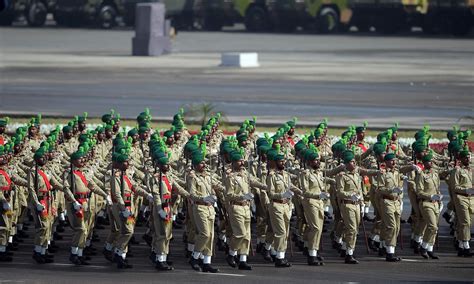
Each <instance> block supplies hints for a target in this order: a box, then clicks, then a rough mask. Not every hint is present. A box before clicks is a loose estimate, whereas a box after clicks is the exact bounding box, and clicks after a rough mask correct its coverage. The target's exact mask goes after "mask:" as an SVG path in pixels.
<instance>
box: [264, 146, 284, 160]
mask: <svg viewBox="0 0 474 284" xmlns="http://www.w3.org/2000/svg"><path fill="white" fill-rule="evenodd" d="M267 157H268V159H269V160H270V161H275V162H276V161H280V160H283V159H285V156H283V155H282V154H279V153H278V151H277V150H275V149H272V150H270V151H268V152H267Z"/></svg>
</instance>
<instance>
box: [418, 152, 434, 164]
mask: <svg viewBox="0 0 474 284" xmlns="http://www.w3.org/2000/svg"><path fill="white" fill-rule="evenodd" d="M431 159H433V153H429V154H428V155H425V156H423V158H422V159H421V160H422V161H423V162H431Z"/></svg>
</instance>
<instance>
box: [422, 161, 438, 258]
mask: <svg viewBox="0 0 474 284" xmlns="http://www.w3.org/2000/svg"><path fill="white" fill-rule="evenodd" d="M432 158H433V156H432V155H431V154H428V155H425V156H424V157H423V158H422V161H423V165H424V169H423V171H422V172H421V173H420V174H417V176H416V179H415V191H416V195H417V197H418V199H419V206H420V212H421V217H422V218H423V220H422V223H421V224H420V225H421V226H422V227H423V231H424V232H425V233H424V235H423V243H422V245H421V249H420V254H421V256H423V257H424V258H428V257H429V258H432V259H438V258H439V257H438V256H437V255H436V254H435V253H434V252H433V246H434V243H435V239H436V235H437V233H438V222H439V213H440V207H441V200H442V198H443V196H442V195H441V193H440V189H439V187H440V179H439V176H438V173H437V171H436V170H435V169H434V168H433V167H432V166H433V164H432V162H431V159H432Z"/></svg>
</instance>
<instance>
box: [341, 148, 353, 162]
mask: <svg viewBox="0 0 474 284" xmlns="http://www.w3.org/2000/svg"><path fill="white" fill-rule="evenodd" d="M354 157H355V156H354V152H352V151H351V150H346V151H344V152H343V153H342V159H343V160H344V163H345V164H347V163H349V162H350V161H352V160H354Z"/></svg>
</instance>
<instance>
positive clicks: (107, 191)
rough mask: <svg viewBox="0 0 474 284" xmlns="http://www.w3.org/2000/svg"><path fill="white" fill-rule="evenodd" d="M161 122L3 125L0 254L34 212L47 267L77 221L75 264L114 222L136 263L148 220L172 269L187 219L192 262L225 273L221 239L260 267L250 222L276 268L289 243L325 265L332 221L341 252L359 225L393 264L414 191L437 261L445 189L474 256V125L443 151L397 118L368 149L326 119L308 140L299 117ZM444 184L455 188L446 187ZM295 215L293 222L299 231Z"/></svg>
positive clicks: (243, 261) (230, 259)
mask: <svg viewBox="0 0 474 284" xmlns="http://www.w3.org/2000/svg"><path fill="white" fill-rule="evenodd" d="M151 119H152V117H151V115H150V112H149V110H145V111H144V112H142V113H140V114H139V115H138V117H137V126H136V127H134V128H132V129H130V130H129V131H128V132H125V128H124V127H122V126H121V120H120V115H119V114H118V113H116V112H114V111H113V110H112V111H111V112H110V113H107V114H104V115H103V116H102V122H103V124H102V125H101V126H99V127H97V128H96V129H90V128H89V127H88V126H87V113H84V114H83V115H81V116H78V117H75V118H74V119H73V120H71V121H70V122H69V123H68V124H67V125H66V126H64V127H62V128H61V127H59V126H58V127H57V128H55V129H54V130H52V131H51V132H50V133H49V134H48V135H46V136H45V135H43V134H40V132H39V130H40V126H41V116H40V115H39V116H36V117H34V118H32V119H31V121H30V123H28V124H27V125H25V126H22V127H19V128H18V129H16V131H15V133H14V134H13V135H6V134H5V130H6V125H7V124H8V119H3V120H0V145H1V146H0V187H1V190H0V210H1V217H0V261H12V260H13V257H12V255H13V251H14V250H15V248H16V247H17V246H18V242H21V241H22V239H23V238H25V236H26V233H25V232H24V222H25V220H27V219H28V217H30V218H31V217H32V218H33V220H34V226H35V231H34V248H33V259H34V260H35V261H36V262H37V263H39V264H42V263H50V262H53V261H54V252H55V249H56V245H55V240H56V239H57V238H58V237H60V236H59V234H58V232H62V231H64V225H65V224H68V225H69V226H70V227H71V228H72V231H73V236H72V240H71V250H70V257H69V260H70V261H71V262H72V263H74V264H76V265H88V264H89V262H88V260H89V259H90V257H89V256H88V255H89V254H90V252H91V251H92V250H94V248H92V247H91V241H92V240H93V238H94V237H95V234H94V229H95V228H96V227H98V226H100V224H98V222H97V221H98V220H104V218H107V223H108V224H109V227H108V229H109V233H108V236H107V239H106V241H105V244H104V249H103V254H104V256H105V258H106V259H107V260H109V261H110V262H113V263H115V264H116V265H117V267H118V268H120V269H125V268H131V267H132V265H131V264H130V263H129V261H128V259H127V254H129V253H130V250H129V243H130V242H132V241H133V236H134V229H135V226H136V223H137V222H138V221H139V220H140V219H143V216H146V219H145V222H146V226H147V231H146V233H145V235H144V236H143V238H144V239H145V240H146V241H147V243H148V244H149V246H150V248H151V249H150V259H151V261H152V262H153V263H154V265H155V267H156V269H158V270H164V271H165V270H172V269H173V267H172V263H171V261H170V260H169V259H168V255H169V253H170V251H169V248H170V240H171V239H172V237H173V235H172V231H173V228H175V226H179V222H183V223H184V225H185V232H184V233H183V234H184V236H183V240H184V241H185V247H186V251H187V257H188V258H189V264H190V265H191V267H192V268H193V269H194V270H196V271H202V272H211V273H215V272H218V269H217V268H215V267H213V266H212V265H211V263H212V256H213V255H214V254H215V252H214V246H215V243H217V248H218V249H219V250H222V251H224V252H225V254H226V262H227V263H228V264H229V265H230V266H231V267H235V268H238V269H241V270H251V269H252V267H251V266H250V265H249V264H248V261H247V260H248V257H249V252H251V251H252V250H253V248H252V232H251V228H252V218H253V219H254V220H256V225H255V230H256V231H255V232H254V233H255V234H256V237H257V239H256V248H255V250H256V252H258V253H259V254H261V255H262V256H263V258H264V259H265V260H267V261H268V262H269V263H271V262H273V263H274V265H275V266H276V267H290V266H291V264H290V263H289V261H288V260H287V257H286V251H287V249H288V245H289V242H295V244H296V245H297V246H298V247H299V248H301V250H302V252H303V254H304V255H305V256H306V257H307V263H308V265H314V266H318V265H324V259H323V257H322V256H321V254H320V251H321V235H322V232H323V230H325V228H323V227H324V226H325V223H326V222H327V221H328V220H333V222H332V223H333V225H332V228H330V229H331V233H330V237H331V241H332V245H333V248H334V249H335V250H337V253H338V254H340V255H341V257H344V261H345V263H348V264H357V263H358V260H357V259H356V258H355V257H354V251H355V249H356V240H357V237H358V235H359V227H360V225H362V227H363V229H364V238H365V240H366V244H367V247H370V248H371V249H372V250H374V251H376V252H378V254H379V255H380V256H385V257H386V260H387V261H389V262H397V261H400V260H401V259H400V257H398V256H397V255H396V253H395V248H396V247H397V240H398V237H399V234H400V222H401V221H400V220H401V213H402V211H403V207H404V204H403V195H404V194H408V196H409V200H410V205H411V214H410V219H409V220H410V223H411V231H412V234H411V240H410V244H411V247H412V248H413V249H414V253H415V254H419V255H421V256H422V257H424V258H431V259H438V256H437V255H436V254H435V252H434V247H435V242H436V238H437V233H438V224H439V217H440V212H442V210H443V202H442V201H443V199H446V198H449V203H448V206H447V207H448V208H447V210H446V212H445V213H444V214H443V216H444V217H445V218H446V219H447V221H448V222H450V224H452V228H453V230H454V231H455V232H454V239H455V246H456V248H457V251H458V256H460V257H470V256H472V254H471V251H470V246H469V241H470V239H471V226H472V219H473V213H474V190H473V182H472V169H471V167H470V157H471V156H470V152H469V148H468V142H467V140H468V138H469V135H470V131H468V130H467V131H461V130H459V129H454V130H452V131H449V132H448V134H447V137H448V139H449V141H450V142H449V145H448V147H447V149H445V151H444V152H443V153H436V152H434V151H432V150H430V144H429V140H430V138H431V134H430V133H429V128H428V127H425V128H423V129H422V130H420V131H418V132H416V135H415V139H416V141H415V142H414V143H413V144H412V145H411V147H408V149H405V150H404V149H403V148H402V147H401V146H400V144H399V142H398V137H397V130H398V126H397V125H395V126H394V127H391V128H390V129H387V130H386V131H383V132H381V133H380V134H379V135H377V142H376V143H375V144H373V145H369V144H368V143H367V142H366V141H365V131H366V126H367V125H366V124H365V125H363V126H359V127H353V126H351V127H349V128H348V129H347V130H346V131H345V132H344V133H342V135H341V138H340V139H339V140H338V141H337V142H336V143H332V139H331V138H329V137H328V135H327V130H328V125H327V121H326V120H325V121H322V122H321V123H319V124H318V125H317V126H316V127H315V129H314V130H312V131H311V132H310V133H308V134H307V135H304V136H302V137H300V138H299V137H298V136H297V135H296V134H295V127H296V119H293V120H291V121H288V122H287V123H285V124H284V125H283V126H282V127H280V128H278V130H277V131H276V133H275V134H274V135H272V136H270V135H268V134H265V135H264V136H263V137H259V136H258V135H257V132H256V119H255V118H253V119H251V120H246V121H245V122H244V123H243V124H242V125H241V127H240V128H239V129H238V130H237V132H236V133H235V135H224V134H223V131H222V130H221V129H219V125H220V120H221V117H220V115H219V114H217V115H215V116H213V117H211V118H210V119H209V120H208V121H207V123H205V125H203V126H202V128H201V130H200V131H199V132H198V133H196V134H194V135H191V134H190V132H189V131H188V130H187V128H186V127H185V122H184V114H183V112H182V111H180V112H178V113H177V114H176V115H174V117H173V122H172V126H171V128H170V129H169V130H166V131H164V132H163V133H160V132H159V131H154V130H153V129H152V128H151V127H150V123H151ZM441 180H444V181H445V182H446V183H447V185H448V191H449V196H446V197H445V196H443V195H442V194H441V192H440V181H441ZM405 187H406V190H404V188H405ZM330 208H332V210H330ZM369 208H373V212H374V218H370V217H369V215H368V213H369ZM330 212H332V213H330ZM292 216H296V218H295V220H296V222H295V223H296V225H295V230H294V232H293V233H292V234H290V220H291V219H292ZM364 221H371V222H373V223H374V225H373V228H372V231H371V232H365V226H364ZM215 234H216V238H215V237H214V235H215ZM215 239H216V240H215Z"/></svg>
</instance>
